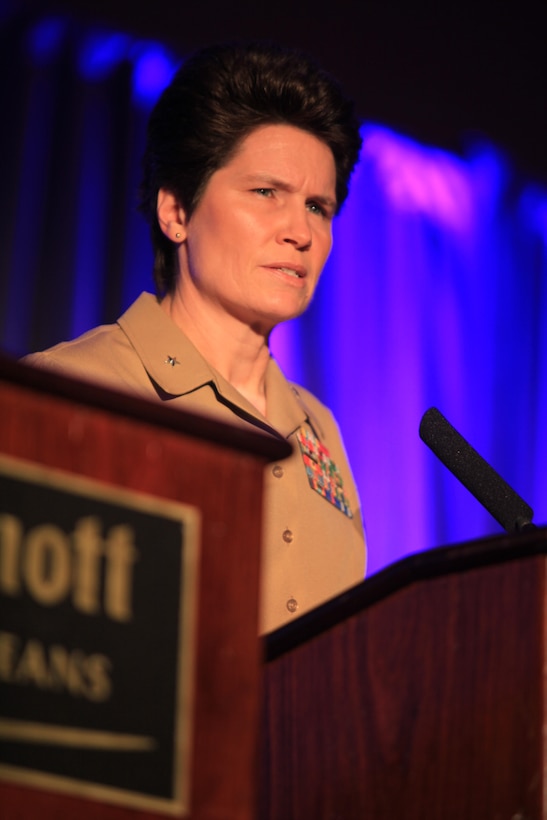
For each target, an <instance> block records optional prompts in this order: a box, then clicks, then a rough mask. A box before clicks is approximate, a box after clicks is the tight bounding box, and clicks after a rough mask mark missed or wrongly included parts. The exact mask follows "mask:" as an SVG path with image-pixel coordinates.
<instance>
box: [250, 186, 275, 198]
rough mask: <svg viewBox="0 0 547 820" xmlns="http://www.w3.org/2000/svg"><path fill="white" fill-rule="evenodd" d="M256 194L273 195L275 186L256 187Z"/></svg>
mask: <svg viewBox="0 0 547 820" xmlns="http://www.w3.org/2000/svg"><path fill="white" fill-rule="evenodd" d="M254 192H255V194H260V196H272V194H273V188H255V189H254Z"/></svg>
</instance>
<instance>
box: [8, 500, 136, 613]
mask: <svg viewBox="0 0 547 820" xmlns="http://www.w3.org/2000/svg"><path fill="white" fill-rule="evenodd" d="M137 559H138V552H137V549H136V548H135V534H134V531H133V529H132V528H131V527H129V526H127V525H125V524H119V525H117V526H114V527H111V528H110V529H109V530H108V532H107V533H106V537H105V538H103V536H102V526H101V521H100V519H99V518H97V517H95V516H88V517H84V518H80V519H79V520H78V521H77V522H76V525H75V527H74V532H72V533H70V534H68V535H67V534H66V533H65V532H63V530H62V529H61V528H60V527H58V526H56V525H54V524H48V523H44V524H40V525H38V526H36V527H33V528H32V529H30V530H29V531H28V532H27V533H26V534H25V533H24V528H23V524H22V522H21V521H20V520H19V519H18V518H17V517H16V516H14V515H9V514H3V515H0V592H1V593H4V594H5V595H9V596H10V597H17V596H19V595H21V594H22V592H23V589H26V591H27V592H28V594H29V595H30V596H31V598H33V600H34V601H36V602H37V603H38V604H41V605H42V606H55V605H56V604H60V603H62V602H64V601H65V600H66V599H67V598H69V597H71V598H72V603H73V605H74V608H75V609H76V610H77V611H78V612H82V613H84V614H86V615H98V614H101V613H104V614H105V615H106V616H107V617H109V618H111V619H112V620H114V621H130V620H131V619H132V617H133V608H132V607H133V595H132V590H133V566H134V564H135V562H136V561H137Z"/></svg>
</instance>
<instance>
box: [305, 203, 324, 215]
mask: <svg viewBox="0 0 547 820" xmlns="http://www.w3.org/2000/svg"><path fill="white" fill-rule="evenodd" d="M308 211H311V212H312V214H319V216H325V209H324V208H323V207H322V206H321V205H318V204H317V202H308Z"/></svg>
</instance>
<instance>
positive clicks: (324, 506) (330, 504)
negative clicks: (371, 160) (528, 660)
mask: <svg viewBox="0 0 547 820" xmlns="http://www.w3.org/2000/svg"><path fill="white" fill-rule="evenodd" d="M359 148H360V137H359V131H358V123H357V121H356V119H355V118H354V115H353V108H352V105H351V103H349V102H348V101H347V100H346V99H345V98H344V97H343V96H342V94H341V92H340V91H339V89H338V87H337V86H336V84H335V83H334V82H333V81H332V80H331V79H330V78H329V77H327V76H326V75H325V74H324V73H323V72H321V71H320V70H318V69H317V68H316V67H315V66H314V65H313V63H311V61H310V60H308V59H307V58H304V57H303V56H302V55H300V54H297V53H295V52H292V51H286V50H283V49H278V48H272V47H266V46H248V47H232V46H228V47H225V46H220V47H213V48H210V49H206V50H204V51H202V52H200V53H198V54H197V55H195V56H194V57H193V58H192V59H191V60H189V61H188V62H187V63H186V64H185V65H184V66H183V67H182V68H181V69H180V70H179V72H178V73H177V75H176V76H175V78H174V79H173V81H172V83H171V84H170V86H169V87H168V88H167V89H166V90H165V92H164V93H163V94H162V96H161V98H160V100H159V102H158V103H157V105H156V107H155V109H154V111H153V113H152V116H151V119H150V124H149V130H148V142H147V148H146V153H145V158H144V182H143V186H142V192H141V193H142V196H141V209H142V211H143V213H144V214H145V216H146V217H147V219H148V221H149V222H150V225H151V232H152V241H153V245H154V250H155V267H154V277H155V282H156V288H157V296H156V297H153V296H151V295H150V294H142V295H141V296H140V297H139V299H138V300H137V301H136V302H135V303H134V304H133V305H132V306H131V307H130V308H129V310H128V311H127V312H126V313H125V314H124V315H123V316H122V317H121V318H120V319H119V321H118V322H117V324H116V325H112V326H104V327H99V328H95V329H94V330H91V331H90V332H89V333H87V334H85V335H84V336H82V337H80V338H79V339H76V340H74V341H72V342H68V343H63V344H60V345H57V346H56V347H54V348H52V349H50V350H48V351H45V352H43V353H38V354H34V355H33V356H30V357H28V359H27V361H29V362H31V363H32V364H34V365H37V366H40V367H47V368H50V369H55V370H58V371H62V372H65V373H66V374H69V375H72V376H78V377H80V378H82V377H83V378H87V379H93V380H96V381H99V382H101V383H103V384H107V385H109V386H111V387H114V388H116V389H123V390H127V391H134V392H137V393H140V394H144V395H145V396H148V397H149V398H152V399H155V400H160V401H168V402H169V403H170V404H171V405H173V406H177V407H181V408H184V409H186V410H193V411H196V412H198V413H200V412H206V413H208V414H211V413H213V414H215V415H216V416H218V418H221V419H223V420H225V421H231V422H232V423H237V424H242V425H245V426H250V427H255V428H257V427H258V428H260V429H261V430H263V431H264V430H265V431H267V432H269V433H270V434H272V435H276V436H277V435H282V436H284V437H286V438H287V439H288V440H289V441H291V443H292V444H293V446H294V452H293V455H292V456H291V457H290V458H289V459H287V460H286V461H284V462H282V463H280V464H276V465H274V466H273V467H272V468H271V469H270V470H269V471H268V474H267V475H266V481H265V489H266V502H265V534H264V546H263V584H262V587H263V592H262V616H261V629H262V631H269V630H272V629H274V628H276V627H278V626H281V625H282V624H284V623H285V622H287V621H288V620H290V619H292V618H294V617H295V616H297V615H300V614H302V613H303V612H305V611H307V610H309V609H311V608H313V607H314V606H317V605H318V604H319V603H321V602H322V601H324V600H326V599H327V598H330V597H332V596H333V595H335V594H337V593H338V592H340V591H342V590H343V589H346V588H347V587H349V586H351V585H353V584H355V583H357V582H358V581H360V580H361V579H362V577H363V574H364V553H365V550H364V539H363V530H362V523H361V516H360V510H359V502H358V497H357V491H356V488H355V485H354V482H353V478H352V476H351V472H350V469H349V465H348V463H347V459H346V455H345V452H344V447H343V444H342V441H341V439H340V434H339V432H338V428H337V426H336V422H335V421H334V419H333V417H332V415H331V414H330V412H329V411H328V410H327V409H326V408H325V407H324V406H323V405H322V404H321V403H320V402H319V401H318V400H317V399H316V398H314V397H313V396H312V395H311V394H310V393H308V392H307V391H306V390H304V389H303V388H301V387H297V386H295V385H292V384H289V383H288V382H287V381H286V380H285V378H284V376H283V375H282V373H281V371H280V370H279V368H278V366H277V365H276V363H275V361H274V360H273V359H272V357H271V356H270V352H269V347H268V340H269V337H270V334H271V331H272V330H273V328H274V327H275V326H276V325H277V324H278V323H279V322H283V321H286V320H288V319H292V318H294V317H295V316H299V315H300V314H301V313H302V312H303V311H304V310H305V309H306V307H307V305H308V304H309V302H310V300H311V298H312V296H313V293H314V291H315V288H316V286H317V282H318V279H319V276H320V273H321V270H322V268H323V265H324V264H325V261H326V259H327V256H328V253H329V250H330V247H331V241H332V220H333V217H334V215H335V214H336V213H337V212H338V210H339V208H340V207H341V205H342V203H343V201H344V199H345V198H346V196H347V191H348V182H349V177H350V175H351V172H352V169H353V167H354V165H355V162H356V161H357V157H358V153H359Z"/></svg>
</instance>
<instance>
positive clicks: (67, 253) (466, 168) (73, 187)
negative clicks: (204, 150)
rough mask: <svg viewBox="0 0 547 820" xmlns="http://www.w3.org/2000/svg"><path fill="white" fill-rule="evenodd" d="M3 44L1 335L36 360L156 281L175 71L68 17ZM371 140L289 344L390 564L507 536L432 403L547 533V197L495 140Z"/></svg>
mask: <svg viewBox="0 0 547 820" xmlns="http://www.w3.org/2000/svg"><path fill="white" fill-rule="evenodd" d="M0 45H1V47H2V48H3V55H4V59H5V60H6V61H7V65H9V66H10V70H9V71H4V72H3V74H2V77H1V78H0V104H1V105H2V110H3V111H5V112H7V113H8V117H7V122H8V127H7V128H4V129H3V133H2V132H0V152H1V155H2V157H3V166H4V168H3V186H2V189H1V190H0V213H1V215H2V219H1V224H0V270H1V281H0V299H1V304H0V322H1V327H0V333H1V336H0V338H1V345H2V348H3V350H4V351H5V352H7V353H9V354H11V355H14V356H19V355H22V354H24V353H26V352H28V351H30V350H36V349H42V348H44V347H47V346H50V345H52V344H54V343H56V342H58V341H61V340H63V339H68V338H71V337H73V336H75V335H77V334H79V333H82V332H83V331H85V330H86V329H88V328H89V327H91V326H94V325H96V324H99V323H102V322H110V321H114V320H115V319H116V317H117V316H118V315H119V314H120V313H121V312H122V311H123V310H124V309H125V308H126V307H127V306H128V305H129V304H130V302H131V301H132V300H133V299H134V298H135V297H136V296H137V295H138V293H140V291H141V290H143V289H147V290H151V289H152V277H151V268H152V254H151V250H150V246H149V240H148V229H147V226H146V224H145V222H144V220H143V219H142V218H141V217H140V216H139V214H137V213H136V201H137V189H138V184H139V176H140V155H141V153H142V147H143V144H144V133H145V127H146V120H147V116H148V111H149V107H150V103H151V99H152V98H153V96H154V94H157V92H158V90H159V86H158V87H157V88H156V90H154V88H155V86H154V83H153V82H152V81H151V79H150V78H151V77H152V76H156V75H150V74H147V75H146V77H144V80H143V76H144V75H143V70H144V69H143V66H145V65H146V66H153V67H154V66H155V68H154V70H155V71H156V74H157V68H158V65H161V66H163V69H162V70H163V72H164V76H165V78H167V77H168V75H169V65H168V63H169V58H168V57H166V56H165V54H164V55H163V56H164V57H165V59H164V61H163V63H162V62H161V60H162V59H163V58H162V57H161V54H162V52H161V49H160V51H159V52H158V46H157V45H155V44H146V43H144V44H143V43H137V42H135V41H133V40H131V38H129V37H127V36H126V35H119V34H117V33H115V32H114V33H113V32H96V31H92V32H90V31H86V30H84V29H82V27H77V26H75V25H74V24H72V23H70V22H69V21H67V20H65V19H63V18H51V19H50V18H48V19H38V18H30V17H22V16H20V15H14V16H12V17H11V18H9V19H8V20H4V23H3V26H2V32H1V38H0ZM158 54H159V55H160V56H159V58H158ZM152 57H153V59H152ZM146 59H148V62H146ZM158 59H159V63H158ZM172 60H173V65H174V62H175V59H174V58H172ZM143 61H144V62H143ZM159 75H161V71H160V72H159ZM137 82H139V83H142V82H144V83H145V86H142V85H140V86H139V89H140V91H141V92H142V89H143V87H146V88H147V89H148V90H149V93H148V92H147V93H148V96H146V95H145V97H144V98H143V96H142V93H137V91H138V90H139V89H137V90H136V83H137ZM146 83H148V85H146ZM150 89H151V90H150ZM143 100H144V101H143ZM363 137H364V145H363V152H362V157H361V162H360V164H359V166H358V169H357V171H356V173H355V176H354V179H353V182H352V187H351V194H350V198H349V200H348V202H347V204H346V206H345V207H344V209H343V212H342V214H341V215H340V217H339V218H338V219H337V220H336V224H335V244H334V249H333V252H332V254H331V257H330V260H329V262H328V264H327V267H326V269H325V271H324V274H323V278H322V281H321V283H320V286H319V289H318V292H317V295H316V297H315V299H314V302H313V304H312V306H311V308H310V310H309V311H308V313H307V314H306V315H305V316H303V317H302V318H301V319H299V320H297V321H295V322H291V323H288V324H287V325H285V326H283V327H280V328H278V329H277V330H276V331H275V333H274V335H273V339H272V349H273V351H274V355H276V357H277V358H278V359H279V361H280V363H281V365H282V367H283V369H284V370H285V372H286V373H287V375H288V376H289V377H290V378H293V379H294V380H296V381H298V382H300V383H302V384H304V385H305V386H306V387H308V388H309V389H311V390H312V391H313V392H315V393H316V394H317V395H318V396H319V397H320V398H321V399H322V400H323V401H324V402H325V404H327V405H328V406H330V407H331V408H332V410H333V411H334V413H335V415H336V416H337V418H338V420H339V423H340V426H341V428H342V432H343V435H344V438H345V441H346V447H347V450H348V453H349V456H350V460H351V462H352V465H353V468H354V472H355V476H356V479H357V483H358V486H359V489H360V493H361V498H362V503H363V510H364V516H365V523H366V528H367V534H368V540H369V571H375V570H377V569H379V568H381V567H382V566H384V565H386V564H388V563H390V562H392V561H394V560H396V559H397V558H399V557H401V556H403V555H405V554H407V553H408V552H411V551H417V550H420V549H424V548H427V547H431V546H436V545H440V544H447V543H453V542H456V541H462V540H466V539H472V538H476V537H479V536H481V535H485V534H490V533H495V532H499V527H498V526H497V524H496V523H495V522H493V520H492V519H491V518H490V516H489V515H488V514H487V513H486V512H485V511H484V510H482V508H481V507H480V506H479V505H478V503H477V502H476V501H475V500H474V499H472V498H471V497H470V496H469V494H468V493H467V491H466V490H464V489H463V488H462V487H460V485H459V484H458V482H457V481H456V479H454V478H453V477H452V476H451V475H450V474H448V473H447V471H446V469H445V468H444V467H442V465H440V464H439V463H437V462H436V460H435V457H434V456H433V455H432V454H430V453H429V451H428V450H427V448H426V447H425V445H423V444H422V442H421V441H420V440H419V438H418V425H419V421H420V418H421V416H422V414H423V413H424V412H425V410H426V409H427V408H428V407H429V406H432V405H435V406H437V407H438V408H439V409H440V410H441V412H442V413H443V414H444V415H446V416H447V418H448V419H449V420H450V421H451V422H452V423H453V424H454V426H456V427H457V428H458V429H459V430H460V432H461V433H462V434H463V435H464V436H465V437H466V438H467V439H468V440H469V441H470V443H471V444H472V445H473V446H474V447H475V448H476V449H477V450H478V451H479V452H480V453H481V454H482V455H483V456H484V457H485V458H486V459H487V460H488V461H490V463H491V464H492V465H493V466H494V467H495V468H496V469H497V470H498V471H499V472H500V473H501V474H502V476H503V477H504V478H505V479H506V480H507V481H508V482H509V483H510V484H511V485H512V486H514V488H515V489H516V490H517V492H519V493H520V494H521V495H523V497H524V498H525V499H526V500H527V501H528V502H529V503H530V504H531V505H532V506H533V507H534V508H535V511H536V517H535V520H536V521H537V522H539V523H545V522H547V478H546V476H545V473H546V471H545V463H546V460H547V430H546V424H545V420H546V418H547V288H546V273H547V270H546V268H547V263H546V241H547V192H546V191H545V189H543V188H542V187H541V186H540V185H538V184H536V183H534V182H533V181H529V180H524V179H522V178H520V177H519V176H518V174H517V172H516V171H515V170H514V168H513V167H512V165H511V163H510V161H509V160H508V158H507V157H504V156H502V155H501V154H500V153H499V152H498V151H497V150H496V149H495V147H493V146H492V145H489V144H485V143H483V144H475V145H473V146H470V147H469V150H468V151H467V152H466V154H465V155H464V156H459V157H457V156H454V155H451V154H449V153H448V152H445V151H441V150H438V149H434V148H431V147H427V146H423V145H420V144H418V143H415V142H413V141H412V140H410V139H408V138H405V137H404V136H402V135H398V134H395V133H393V132H391V131H389V130H388V129H386V128H383V127H381V126H379V125H374V124H368V125H367V126H366V127H364V129H363Z"/></svg>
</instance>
